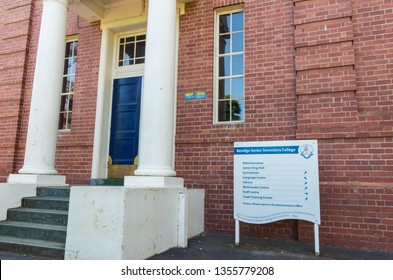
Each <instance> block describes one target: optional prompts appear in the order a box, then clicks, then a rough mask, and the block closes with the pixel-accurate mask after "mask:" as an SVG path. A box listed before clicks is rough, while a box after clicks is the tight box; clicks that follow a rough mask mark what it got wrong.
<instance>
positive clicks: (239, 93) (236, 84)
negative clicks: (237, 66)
mask: <svg viewBox="0 0 393 280" xmlns="http://www.w3.org/2000/svg"><path fill="white" fill-rule="evenodd" d="M243 97H244V78H235V79H232V98H243Z"/></svg>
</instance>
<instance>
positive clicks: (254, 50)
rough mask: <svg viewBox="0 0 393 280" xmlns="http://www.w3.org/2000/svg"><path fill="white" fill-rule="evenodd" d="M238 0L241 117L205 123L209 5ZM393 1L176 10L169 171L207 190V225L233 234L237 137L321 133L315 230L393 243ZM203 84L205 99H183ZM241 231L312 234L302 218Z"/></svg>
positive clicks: (326, 239) (329, 240) (341, 241)
mask: <svg viewBox="0 0 393 280" xmlns="http://www.w3.org/2000/svg"><path fill="white" fill-rule="evenodd" d="M241 2H244V12H245V21H246V23H245V24H246V27H245V33H246V37H245V45H246V47H245V57H246V75H245V79H246V80H245V90H246V97H245V98H246V105H245V106H246V107H245V116H246V122H245V123H244V124H236V125H213V124H212V122H213V67H212V64H213V46H214V43H213V40H214V38H213V20H214V8H218V7H221V6H226V5H232V4H237V3H241ZM392 4H393V2H392V1H372V2H370V1H361V0H356V1H350V0H344V1H342V0H340V1H339V0H309V1H302V0H298V1H296V0H295V1H269V2H267V1H266V2H265V1H253V0H249V1H207V0H206V1H203V0H201V1H198V2H197V3H193V4H188V5H187V9H186V14H185V15H184V16H182V18H181V26H180V32H181V33H180V51H179V56H180V57H179V79H178V84H179V87H178V112H177V113H178V115H177V136H176V170H177V172H178V174H179V176H183V177H184V178H185V183H186V186H187V187H191V188H205V189H206V209H205V214H206V230H207V231H219V232H226V233H233V230H234V222H233V196H232V192H233V187H232V184H233V174H232V173H233V164H232V161H233V154H232V150H233V142H235V141H264V140H283V139H318V140H319V154H320V158H319V165H320V166H319V169H320V182H321V216H322V217H321V218H322V224H321V227H320V238H321V243H322V244H336V245H340V246H341V245H342V246H344V245H345V246H352V247H361V248H372V249H377V250H382V251H383V250H390V251H392V250H393V247H392V245H391V244H392V241H393V226H392V222H393V216H392V215H391V214H390V213H392V212H393V196H392V193H393V168H392V167H391V166H392V163H393V139H392V136H393V132H392V131H393V129H392V128H393V127H392V125H393V122H392V105H393V103H392V98H393V91H392V89H393V74H392V71H393V70H392V69H393V67H392V62H393V44H392V42H393V40H392V36H393V33H392V30H393V10H392V7H393V5H392ZM198 90H205V91H206V93H207V99H206V100H198V101H184V100H183V95H184V93H185V92H190V91H198ZM242 230H243V234H248V235H259V236H274V237H277V238H284V237H285V238H288V237H289V238H295V239H299V240H300V241H302V242H312V241H313V227H312V225H310V224H309V223H307V222H299V223H298V222H296V221H284V222H281V223H275V224H273V225H264V226H255V225H246V224H242Z"/></svg>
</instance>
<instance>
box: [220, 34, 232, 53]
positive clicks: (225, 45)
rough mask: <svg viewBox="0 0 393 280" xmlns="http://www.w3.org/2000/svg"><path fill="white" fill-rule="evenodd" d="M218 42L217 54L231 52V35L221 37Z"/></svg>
mask: <svg viewBox="0 0 393 280" xmlns="http://www.w3.org/2000/svg"><path fill="white" fill-rule="evenodd" d="M219 40H220V42H219V48H220V50H219V54H228V53H230V52H231V35H230V34H226V35H221V36H220V39H219Z"/></svg>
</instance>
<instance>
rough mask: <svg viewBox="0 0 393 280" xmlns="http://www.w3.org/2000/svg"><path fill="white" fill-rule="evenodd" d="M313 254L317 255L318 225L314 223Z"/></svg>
mask: <svg viewBox="0 0 393 280" xmlns="http://www.w3.org/2000/svg"><path fill="white" fill-rule="evenodd" d="M314 242H315V255H316V256H319V225H318V224H317V223H315V224H314Z"/></svg>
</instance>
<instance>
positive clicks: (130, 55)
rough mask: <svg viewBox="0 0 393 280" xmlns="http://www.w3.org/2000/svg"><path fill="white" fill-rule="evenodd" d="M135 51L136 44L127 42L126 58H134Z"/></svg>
mask: <svg viewBox="0 0 393 280" xmlns="http://www.w3.org/2000/svg"><path fill="white" fill-rule="evenodd" d="M134 51H135V45H134V44H127V45H126V52H125V55H124V56H125V58H124V59H125V60H126V59H133V58H134V55H135V54H134Z"/></svg>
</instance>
